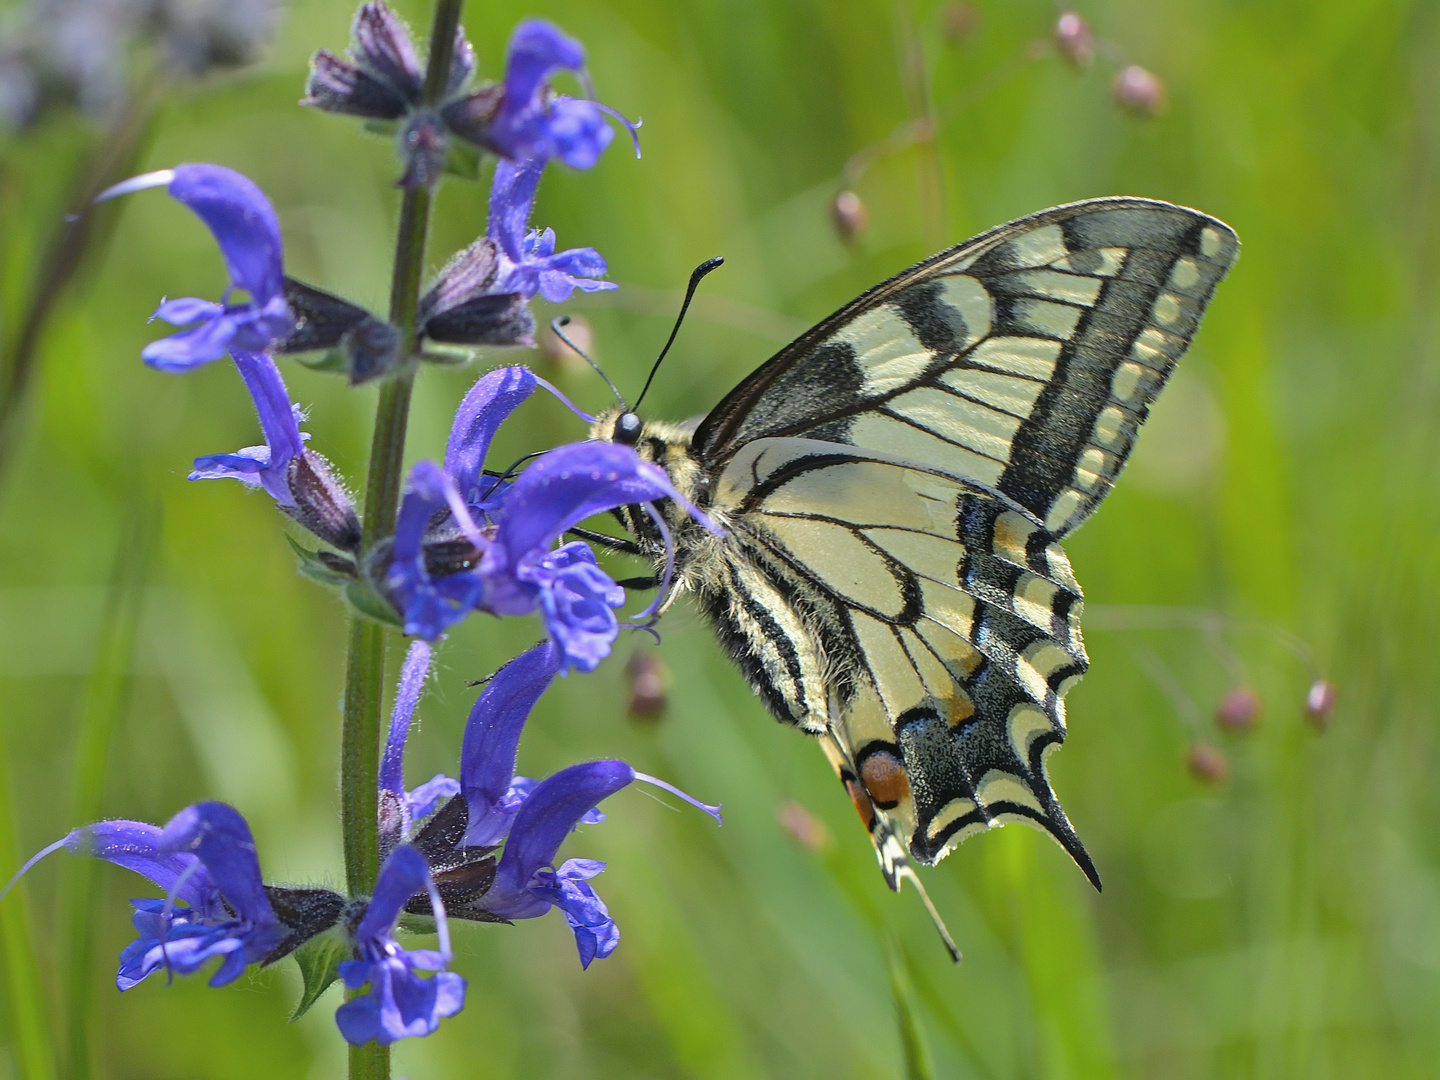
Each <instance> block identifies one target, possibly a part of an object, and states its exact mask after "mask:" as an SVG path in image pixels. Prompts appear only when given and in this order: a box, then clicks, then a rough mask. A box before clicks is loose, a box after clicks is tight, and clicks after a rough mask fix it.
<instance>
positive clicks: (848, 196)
mask: <svg viewBox="0 0 1440 1080" xmlns="http://www.w3.org/2000/svg"><path fill="white" fill-rule="evenodd" d="M830 220H831V221H833V222H834V223H835V231H836V232H838V233H839V234H840V239H841V240H843V241H845V243H847V244H849V243H852V242H853V241H854V240H855V238H856V237H858V236H859V235H860V234H861V233H863V232H864V231H865V230H866V229H867V228H868V227H869V225H870V215H869V213H868V212H867V211H866V210H865V204H864V203H863V202H861V201H860V196H859V195H856V194H855V192H853V191H842V192H840V194H838V195H836V196H835V201H834V202H832V203H831V204H830Z"/></svg>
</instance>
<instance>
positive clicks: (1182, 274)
mask: <svg viewBox="0 0 1440 1080" xmlns="http://www.w3.org/2000/svg"><path fill="white" fill-rule="evenodd" d="M1199 282H1200V268H1199V267H1198V266H1196V265H1195V260H1194V259H1188V258H1187V259H1180V260H1179V261H1178V262H1176V263H1175V268H1174V269H1173V270H1171V271H1170V287H1171V288H1172V289H1179V290H1181V291H1182V292H1189V291H1190V290H1191V289H1193V288H1194V287H1195V286H1196V285H1197V284H1199Z"/></svg>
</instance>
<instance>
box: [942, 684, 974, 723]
mask: <svg viewBox="0 0 1440 1080" xmlns="http://www.w3.org/2000/svg"><path fill="white" fill-rule="evenodd" d="M941 709H942V710H943V716H944V720H945V723H947V724H949V725H950V726H951V727H952V728H957V727H959V726H960V725H961V724H963V723H965V722H966V721H967V720H969V719H970V718H971V717H972V716H974V715H975V702H973V701H971V700H970V695H969V694H967V693H966V692H965V691H964V690H961V689H960V688H959V687H958V686H957V687H955V688H953V689H952V691H951V693H950V694H949V696H947V697H946V698H945V700H944V702H942V704H941Z"/></svg>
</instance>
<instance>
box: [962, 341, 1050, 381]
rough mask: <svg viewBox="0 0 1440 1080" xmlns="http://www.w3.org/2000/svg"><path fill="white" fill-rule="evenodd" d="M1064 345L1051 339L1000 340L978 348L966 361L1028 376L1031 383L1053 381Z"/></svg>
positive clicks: (986, 343) (987, 342) (982, 344)
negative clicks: (1045, 380)
mask: <svg viewBox="0 0 1440 1080" xmlns="http://www.w3.org/2000/svg"><path fill="white" fill-rule="evenodd" d="M1060 349H1061V343H1060V342H1058V341H1051V340H1049V339H1048V338H1032V337H997V338H991V339H990V340H989V341H986V342H982V343H981V344H980V345H978V346H977V347H976V349H975V351H974V352H972V353H971V354H970V355H969V356H967V357H966V358H965V359H966V360H967V361H968V362H969V363H971V364H983V365H984V366H985V367H988V368H994V369H995V370H997V371H1005V372H1010V373H1012V374H1015V375H1024V376H1025V377H1026V378H1027V379H1041V380H1044V379H1049V378H1050V376H1052V375H1054V374H1055V361H1056V360H1058V359H1059V358H1060Z"/></svg>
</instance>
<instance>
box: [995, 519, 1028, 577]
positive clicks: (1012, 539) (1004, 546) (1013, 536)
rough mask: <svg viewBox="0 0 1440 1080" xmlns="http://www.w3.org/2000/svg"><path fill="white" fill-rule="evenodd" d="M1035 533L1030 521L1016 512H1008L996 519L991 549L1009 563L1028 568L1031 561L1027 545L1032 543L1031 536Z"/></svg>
mask: <svg viewBox="0 0 1440 1080" xmlns="http://www.w3.org/2000/svg"><path fill="white" fill-rule="evenodd" d="M1034 531H1035V526H1034V525H1032V524H1031V523H1030V522H1029V521H1027V520H1026V519H1025V518H1023V517H1021V516H1020V515H1019V514H1017V513H1015V511H1014V510H1006V511H1005V512H1004V513H1003V514H1001V515H1000V516H999V517H997V518H996V519H995V531H994V534H993V538H992V540H991V549H992V550H993V551H994V552H995V554H996V555H999V556H1000V557H1001V558H1002V559H1004V560H1005V561H1006V562H1008V563H1012V564H1014V565H1015V566H1026V565H1028V564H1029V561H1030V560H1029V557H1028V555H1027V554H1026V550H1025V545H1026V544H1028V543H1029V542H1030V535H1031V534H1032V533H1033V532H1034Z"/></svg>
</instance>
